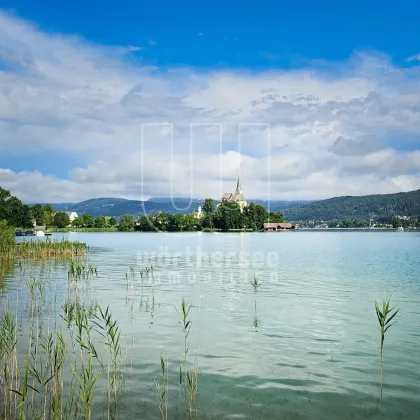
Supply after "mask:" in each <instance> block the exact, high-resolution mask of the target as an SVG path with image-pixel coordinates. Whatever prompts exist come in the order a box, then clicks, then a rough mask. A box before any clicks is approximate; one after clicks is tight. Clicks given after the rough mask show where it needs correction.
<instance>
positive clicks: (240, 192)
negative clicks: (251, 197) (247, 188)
mask: <svg viewBox="0 0 420 420" xmlns="http://www.w3.org/2000/svg"><path fill="white" fill-rule="evenodd" d="M235 193H236V194H243V191H242V186H241V183H240V182H239V176H238V182H237V184H236V191H235Z"/></svg>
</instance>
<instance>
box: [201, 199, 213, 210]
mask: <svg viewBox="0 0 420 420" xmlns="http://www.w3.org/2000/svg"><path fill="white" fill-rule="evenodd" d="M203 212H204V214H211V213H214V201H213V199H212V198H206V199H205V200H204V204H203Z"/></svg>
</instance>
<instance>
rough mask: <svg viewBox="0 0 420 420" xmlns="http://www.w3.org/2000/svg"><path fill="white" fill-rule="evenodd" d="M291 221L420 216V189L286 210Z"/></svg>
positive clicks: (338, 200)
mask: <svg viewBox="0 0 420 420" xmlns="http://www.w3.org/2000/svg"><path fill="white" fill-rule="evenodd" d="M283 213H284V216H285V218H286V219H287V220H289V221H290V220H291V221H299V220H301V221H307V220H324V221H330V220H342V219H347V220H368V219H370V218H373V219H381V218H389V217H392V216H416V217H417V216H420V190H415V191H410V192H405V193H396V194H383V195H379V194H378V195H365V196H360V197H354V196H344V197H335V198H329V199H327V200H321V201H315V202H312V203H309V204H306V205H303V206H298V207H293V208H289V209H285V210H283Z"/></svg>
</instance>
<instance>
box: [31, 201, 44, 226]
mask: <svg viewBox="0 0 420 420" xmlns="http://www.w3.org/2000/svg"><path fill="white" fill-rule="evenodd" d="M31 212H32V216H33V218H34V219H35V220H36V224H37V226H44V209H43V207H42V206H41V204H35V205H34V206H32V207H31Z"/></svg>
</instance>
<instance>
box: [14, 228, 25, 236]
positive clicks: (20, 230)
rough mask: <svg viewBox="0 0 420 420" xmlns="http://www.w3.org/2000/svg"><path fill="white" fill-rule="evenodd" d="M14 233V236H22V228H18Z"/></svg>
mask: <svg viewBox="0 0 420 420" xmlns="http://www.w3.org/2000/svg"><path fill="white" fill-rule="evenodd" d="M15 235H16V236H24V234H23V232H22V229H18V230H17V231H16V232H15Z"/></svg>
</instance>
